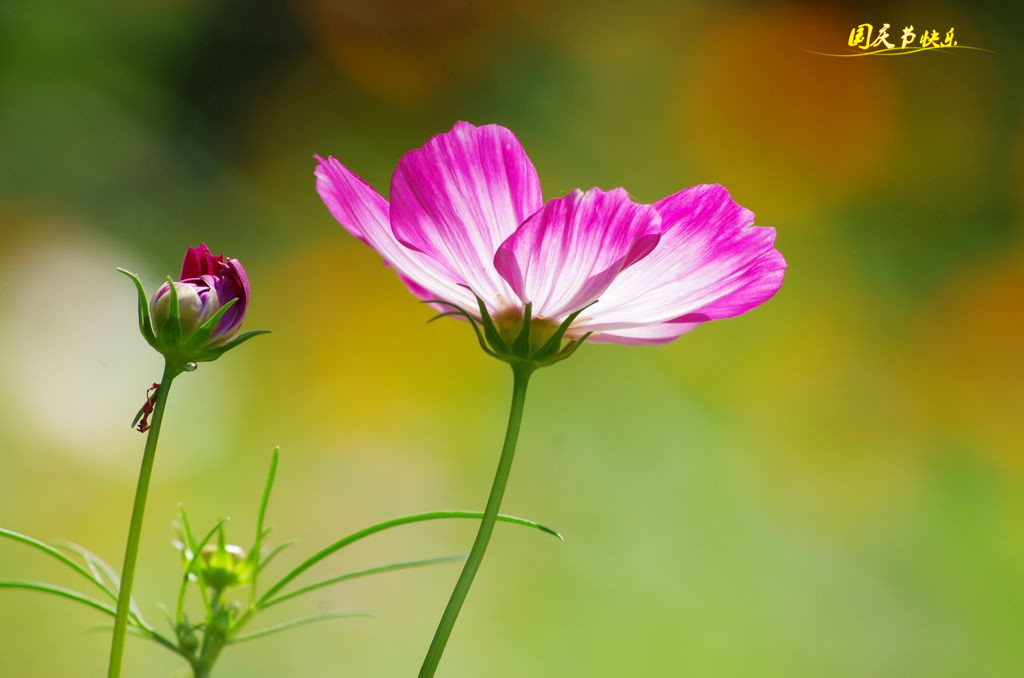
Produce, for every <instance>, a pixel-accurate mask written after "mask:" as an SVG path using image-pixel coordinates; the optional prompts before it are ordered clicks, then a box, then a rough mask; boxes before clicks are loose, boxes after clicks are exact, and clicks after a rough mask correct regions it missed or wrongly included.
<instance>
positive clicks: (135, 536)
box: [107, 360, 181, 678]
mask: <svg viewBox="0 0 1024 678" xmlns="http://www.w3.org/2000/svg"><path fill="white" fill-rule="evenodd" d="M179 374H181V368H180V367H179V366H177V365H176V364H173V363H172V362H171V361H170V360H168V361H167V362H166V363H165V364H164V374H163V377H162V378H161V379H160V388H159V389H158V390H157V392H156V403H155V404H154V406H153V419H152V421H151V423H150V428H149V436H148V437H147V438H146V447H145V450H144V451H143V453H142V468H141V469H139V481H138V485H137V487H136V489H135V503H134V505H133V506H132V517H131V522H130V524H129V527H128V544H127V546H126V547H125V553H124V566H123V567H122V568H121V586H120V591H119V592H118V596H117V616H116V617H115V618H114V635H113V638H112V640H111V643H110V663H109V664H108V666H107V678H119V677H120V675H121V661H122V658H123V656H124V640H125V635H126V632H127V627H128V614H129V612H130V610H131V599H132V580H133V579H134V578H135V562H136V560H137V559H138V555H139V541H140V539H141V536H142V518H143V514H144V513H145V511H146V496H147V495H148V494H149V479H150V476H152V474H153V460H154V458H155V457H156V444H157V441H158V440H159V438H160V425H161V424H162V423H163V419H164V408H165V407H166V405H167V394H168V393H170V391H171V382H172V381H174V378H175V377H176V376H178V375H179Z"/></svg>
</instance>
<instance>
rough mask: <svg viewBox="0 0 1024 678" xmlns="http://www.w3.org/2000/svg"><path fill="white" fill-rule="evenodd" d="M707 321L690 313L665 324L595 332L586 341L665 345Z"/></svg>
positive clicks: (704, 317)
mask: <svg viewBox="0 0 1024 678" xmlns="http://www.w3.org/2000/svg"><path fill="white" fill-rule="evenodd" d="M708 320H710V318H708V317H707V316H704V315H702V314H700V313H691V314H690V315H685V316H683V317H682V318H677V319H676V320H670V321H668V322H666V323H657V324H656V325H641V326H640V327H630V328H625V329H618V330H607V331H603V332H596V333H594V334H592V335H591V336H590V337H588V338H587V341H592V342H594V343H599V344H629V345H632V346H644V345H651V344H667V343H668V342H670V341H675V340H676V339H678V338H679V337H680V336H682V335H684V334H686V333H687V332H689V331H690V330H692V329H694V328H696V327H700V326H701V325H703V324H704V323H706V322H707V321H708ZM573 334H574V335H575V336H579V331H578V330H575V329H574V331H573Z"/></svg>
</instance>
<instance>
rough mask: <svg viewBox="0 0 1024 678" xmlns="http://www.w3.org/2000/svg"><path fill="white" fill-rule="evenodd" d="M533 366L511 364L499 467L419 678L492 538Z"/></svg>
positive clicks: (439, 647) (440, 650)
mask: <svg viewBox="0 0 1024 678" xmlns="http://www.w3.org/2000/svg"><path fill="white" fill-rule="evenodd" d="M534 369H535V366H533V365H531V364H530V363H526V362H523V363H519V364H515V363H513V364H512V375H513V382H512V407H511V409H510V411H509V415H508V428H507V429H506V430H505V444H504V446H503V447H502V449H501V459H500V460H499V461H498V470H497V472H495V474H494V482H493V484H492V485H491V493H490V496H488V498H487V508H485V509H484V515H483V518H482V519H481V521H480V528H479V529H478V530H477V533H476V541H474V542H473V549H472V550H471V551H470V552H469V557H468V558H467V559H466V564H465V565H464V566H463V568H462V574H460V575H459V581H458V582H457V583H456V584H455V589H454V590H453V591H452V595H451V598H450V599H449V600H448V606H447V607H446V608H445V610H444V614H443V615H442V616H441V621H440V623H439V624H438V626H437V630H436V631H435V632H434V639H433V640H432V641H431V643H430V649H428V650H427V655H426V657H424V659H423V665H422V666H421V667H420V672H419V678H432V676H433V675H434V672H435V671H437V666H438V664H440V663H441V655H443V654H444V648H445V645H447V644H448V638H449V636H451V633H452V629H453V628H454V627H455V620H456V619H457V618H458V616H459V612H460V611H461V610H462V604H463V603H464V602H465V601H466V595H467V594H468V593H469V587H470V586H472V585H473V578H474V577H476V573H477V570H479V569H480V563H481V562H483V559H484V552H486V551H487V545H488V543H489V542H490V540H491V533H492V532H493V531H494V523H495V520H496V519H497V516H498V510H499V509H500V508H501V499H502V497H503V496H504V495H505V486H506V485H507V484H508V478H509V473H510V471H511V470H512V458H513V457H514V456H515V453H516V441H517V440H518V439H519V426H520V424H521V423H522V421H523V409H524V407H525V405H526V386H527V384H528V382H529V381H530V375H531V374H532V373H533V370H534Z"/></svg>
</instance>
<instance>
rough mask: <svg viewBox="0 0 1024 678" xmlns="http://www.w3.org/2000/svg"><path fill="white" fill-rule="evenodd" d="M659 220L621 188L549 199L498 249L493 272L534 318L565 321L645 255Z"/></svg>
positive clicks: (656, 235) (654, 238)
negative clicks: (500, 276) (527, 305)
mask: <svg viewBox="0 0 1024 678" xmlns="http://www.w3.org/2000/svg"><path fill="white" fill-rule="evenodd" d="M660 233H661V218H660V217H659V215H658V212H657V210H655V209H654V208H653V207H651V206H650V205H638V204H636V203H634V202H633V201H632V200H630V199H629V195H627V193H626V191H624V190H623V189H621V188H617V189H614V190H612V191H609V192H607V193H606V192H604V191H602V190H600V189H597V188H592V189H590V190H589V191H587V192H586V193H584V192H583V191H580V190H575V191H573V192H572V193H570V194H568V195H567V196H565V197H563V198H558V199H556V200H551V201H549V202H548V203H546V204H545V205H544V206H543V207H542V208H541V209H540V210H539V211H538V212H537V213H536V214H534V215H533V216H532V217H530V218H529V219H527V220H526V222H525V223H524V224H523V225H522V226H520V227H519V229H518V230H517V231H516V232H515V233H513V234H512V235H511V236H510V237H509V238H508V240H506V241H505V242H504V243H502V245H501V247H500V248H498V252H497V254H496V255H495V257H494V267H495V268H496V269H497V270H498V272H499V273H501V275H502V276H503V277H504V278H505V280H507V281H508V283H509V285H510V286H511V287H512V289H513V291H515V293H516V294H517V295H518V296H519V298H520V299H521V300H522V302H523V303H524V304H525V303H527V302H532V303H533V314H534V316H537V317H546V318H564V317H565V316H567V315H569V314H570V313H572V312H573V311H576V310H579V309H580V308H582V307H584V306H586V305H587V304H588V303H590V302H592V301H594V299H596V298H597V297H598V295H600V294H601V293H603V292H604V291H605V290H606V289H607V288H608V286H609V285H610V284H611V282H612V281H613V280H614V279H615V277H616V276H617V275H619V274H620V272H621V271H622V270H623V269H624V268H626V267H628V266H630V265H632V264H634V263H636V262H637V261H639V260H641V259H643V258H644V257H645V256H647V255H648V254H649V253H650V252H651V250H653V249H654V247H655V245H657V244H658V238H659V236H660Z"/></svg>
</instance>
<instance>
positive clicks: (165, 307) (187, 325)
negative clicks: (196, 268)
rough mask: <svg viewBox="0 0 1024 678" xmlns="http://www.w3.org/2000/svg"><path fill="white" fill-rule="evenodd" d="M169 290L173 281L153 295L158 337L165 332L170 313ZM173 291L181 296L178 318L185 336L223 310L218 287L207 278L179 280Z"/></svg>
mask: <svg viewBox="0 0 1024 678" xmlns="http://www.w3.org/2000/svg"><path fill="white" fill-rule="evenodd" d="M170 290H171V285H170V283H164V284H163V286H162V287H161V288H160V289H158V290H157V291H156V294H154V295H153V301H152V302H150V312H151V313H152V314H153V330H154V331H155V332H156V333H157V336H159V335H160V334H161V333H162V332H163V330H164V328H165V327H166V326H167V321H168V319H169V318H170V315H171V297H172V295H171V294H169V292H170ZM174 290H175V292H177V296H178V317H179V322H180V323H181V335H182V336H183V337H188V336H191V335H192V334H193V333H194V332H195V331H196V330H198V329H199V328H200V327H201V326H202V325H203V323H205V322H206V321H207V320H209V319H210V318H212V317H213V314H214V313H216V312H217V311H218V310H219V309H220V306H221V304H220V299H219V297H218V296H217V290H216V288H214V287H213V286H211V285H210V283H209V281H207V280H202V279H201V280H199V281H198V282H176V283H174Z"/></svg>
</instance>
